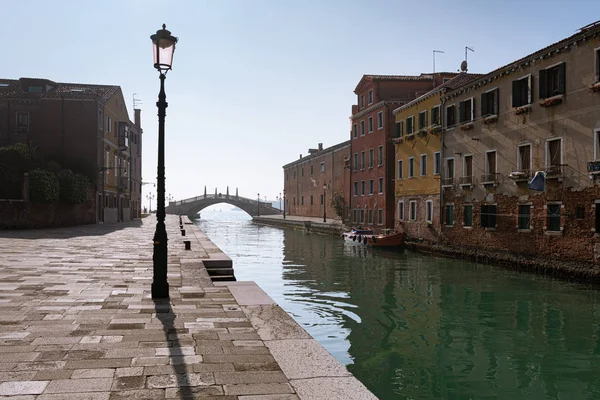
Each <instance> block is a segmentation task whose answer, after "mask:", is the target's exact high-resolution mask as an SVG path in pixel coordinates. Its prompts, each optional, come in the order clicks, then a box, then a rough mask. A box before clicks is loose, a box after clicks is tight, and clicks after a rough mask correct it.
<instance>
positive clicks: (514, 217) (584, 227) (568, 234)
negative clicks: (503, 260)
mask: <svg viewBox="0 0 600 400" xmlns="http://www.w3.org/2000/svg"><path fill="white" fill-rule="evenodd" d="M599 199H600V186H593V187H589V188H587V189H584V190H581V191H572V190H570V189H565V190H561V189H560V188H557V189H556V190H552V189H550V190H547V191H546V193H540V194H530V195H528V196H520V197H517V196H509V195H505V194H494V195H492V196H488V198H487V200H489V201H488V202H486V201H482V200H477V199H473V200H470V199H468V198H467V197H466V196H464V195H463V194H461V193H460V192H455V191H451V190H445V194H444V203H445V204H446V203H453V204H454V226H452V227H449V226H444V227H443V228H442V229H443V242H444V243H445V244H448V245H452V246H461V247H465V248H469V249H481V250H504V251H507V252H511V253H517V254H522V255H532V256H540V257H546V258H551V259H557V260H572V261H580V262H596V261H597V256H596V254H595V253H596V251H595V247H597V246H599V245H600V238H597V237H596V235H595V218H596V217H595V215H596V211H595V204H594V203H595V201H596V200H599ZM548 201H561V202H562V205H563V207H562V208H561V227H562V228H563V230H562V233H561V234H554V233H549V232H547V230H546V226H547V209H546V208H545V206H546V204H547V202H548ZM519 202H521V203H523V204H524V203H528V202H530V203H531V205H532V207H533V208H532V209H531V230H530V232H519V231H518V229H517V223H518V204H519ZM466 203H467V204H472V205H473V226H472V227H471V228H466V227H464V226H463V221H464V219H463V218H464V212H463V210H464V207H463V206H464V204H466ZM483 204H496V205H497V217H496V223H497V227H496V228H495V229H489V228H482V227H481V218H480V217H481V215H480V214H481V205H483ZM577 207H583V208H584V218H576V209H577Z"/></svg>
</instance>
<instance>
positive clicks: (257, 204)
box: [256, 193, 260, 217]
mask: <svg viewBox="0 0 600 400" xmlns="http://www.w3.org/2000/svg"><path fill="white" fill-rule="evenodd" d="M256 211H257V213H256V216H257V217H260V193H257V194H256Z"/></svg>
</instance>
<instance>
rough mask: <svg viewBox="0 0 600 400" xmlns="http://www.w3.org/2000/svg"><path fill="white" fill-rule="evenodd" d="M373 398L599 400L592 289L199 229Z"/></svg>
mask: <svg viewBox="0 0 600 400" xmlns="http://www.w3.org/2000/svg"><path fill="white" fill-rule="evenodd" d="M196 223H197V224H198V225H199V227H200V229H202V230H203V231H204V232H205V233H206V234H207V235H208V236H209V237H210V239H211V240H212V241H213V242H214V243H215V244H216V245H217V246H219V247H220V248H221V249H222V250H223V251H224V252H225V253H227V254H228V255H229V256H230V257H231V258H232V259H233V261H234V268H235V275H236V277H237V279H238V280H253V281H255V282H257V283H258V284H259V285H260V286H261V287H262V288H263V290H265V291H266V292H267V293H268V294H269V295H270V296H271V297H272V298H273V299H274V300H275V301H276V302H277V303H278V304H279V305H280V306H281V307H282V308H283V309H284V310H285V311H287V312H288V313H289V314H290V315H291V316H293V318H294V319H295V320H296V321H297V322H298V323H299V324H300V325H302V326H303V327H304V328H305V329H306V330H307V331H308V332H309V333H310V334H311V335H312V336H313V337H314V338H315V339H316V340H318V341H319V342H320V343H321V344H322V345H323V346H324V347H325V348H326V349H327V350H328V351H329V352H330V353H331V354H333V356H335V357H336V358H337V359H338V360H339V361H340V362H341V363H343V364H344V365H346V366H347V368H348V370H349V371H350V372H352V373H353V374H354V376H356V377H357V378H358V379H359V380H360V381H361V382H363V383H364V384H365V385H366V386H367V387H368V388H369V390H371V391H372V392H373V393H374V394H375V395H376V396H377V397H379V398H380V399H438V398H439V399H483V398H490V399H491V398H494V399H496V398H499V399H600V379H599V376H600V295H599V293H600V292H599V291H598V289H597V288H595V287H588V286H585V285H581V284H575V283H568V282H563V281H557V280H553V279H550V278H545V277H541V276H536V275H532V274H521V273H517V272H514V271H510V270H505V269H501V268H497V267H491V266H485V265H481V264H475V263H470V262H464V261H457V260H450V259H443V258H439V257H433V256H428V255H422V254H416V253H412V252H409V251H405V252H392V251H385V250H384V251H372V250H370V249H366V248H362V247H360V248H357V247H350V246H347V245H344V243H343V242H342V241H341V240H340V239H339V238H337V237H333V236H323V235H318V234H314V233H306V232H302V231H295V230H287V229H286V230H282V229H278V228H273V227H266V226H259V225H255V224H253V223H252V222H251V221H250V217H249V216H248V215H247V214H246V213H244V212H236V211H225V210H223V211H222V212H220V211H219V206H217V207H216V209H215V208H213V209H212V210H208V209H205V210H203V211H202V219H201V220H197V221H196Z"/></svg>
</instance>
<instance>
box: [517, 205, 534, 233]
mask: <svg viewBox="0 0 600 400" xmlns="http://www.w3.org/2000/svg"><path fill="white" fill-rule="evenodd" d="M530 225H531V205H529V204H519V220H518V222H517V227H518V229H521V230H523V229H530Z"/></svg>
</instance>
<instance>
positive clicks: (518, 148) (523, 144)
mask: <svg viewBox="0 0 600 400" xmlns="http://www.w3.org/2000/svg"><path fill="white" fill-rule="evenodd" d="M525 146H529V166H528V167H527V168H523V166H522V165H521V151H520V150H521V147H525ZM524 169H526V170H529V171H531V170H532V169H533V146H532V145H531V143H530V142H527V143H521V144H519V145H517V171H523V170H524Z"/></svg>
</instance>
